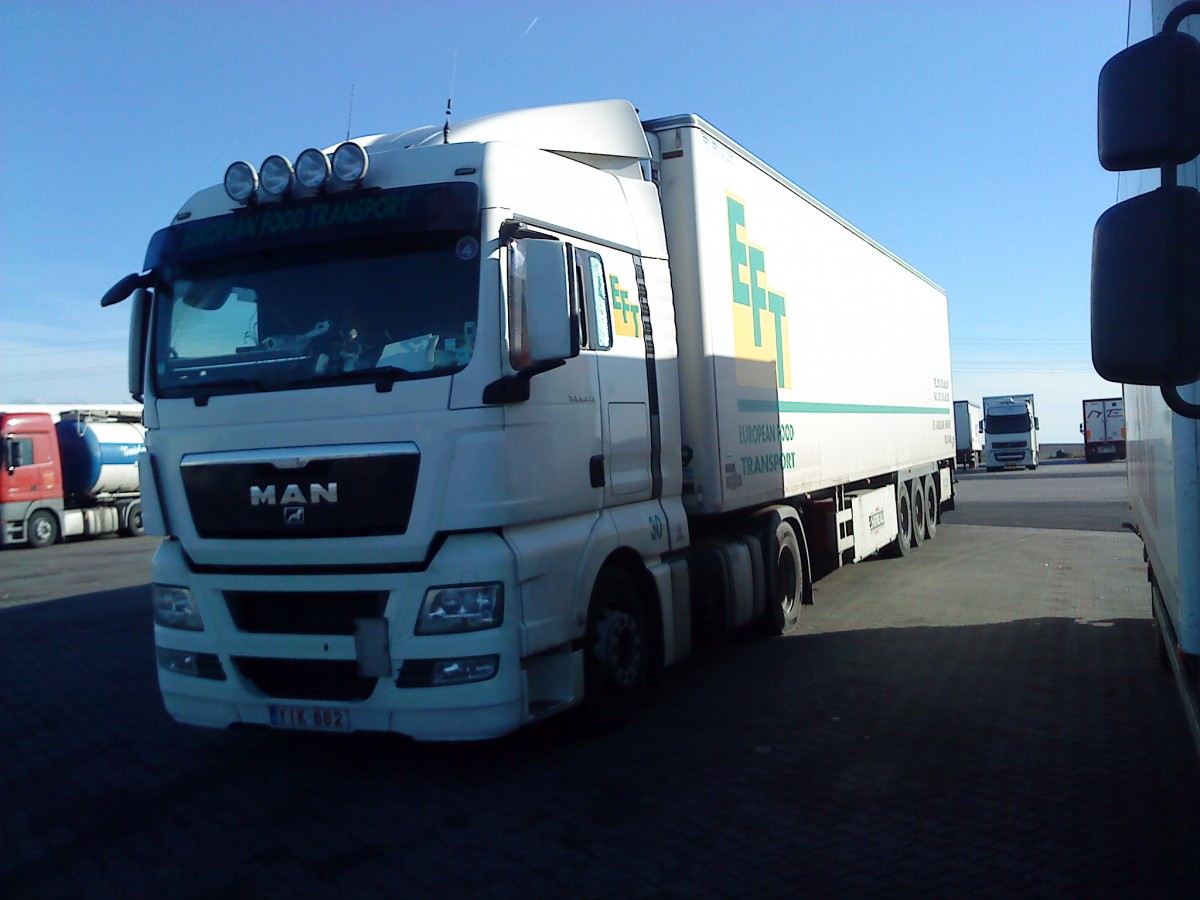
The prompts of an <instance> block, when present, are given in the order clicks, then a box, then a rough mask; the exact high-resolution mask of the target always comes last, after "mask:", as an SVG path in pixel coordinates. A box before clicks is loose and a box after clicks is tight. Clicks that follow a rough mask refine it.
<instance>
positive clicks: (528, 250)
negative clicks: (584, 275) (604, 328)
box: [508, 238, 579, 372]
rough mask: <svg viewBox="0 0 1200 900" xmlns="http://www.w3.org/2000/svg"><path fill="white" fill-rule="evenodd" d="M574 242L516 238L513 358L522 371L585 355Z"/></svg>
mask: <svg viewBox="0 0 1200 900" xmlns="http://www.w3.org/2000/svg"><path fill="white" fill-rule="evenodd" d="M570 259H571V254H570V248H569V247H568V245H567V244H565V243H563V242H562V241H555V240H544V239H536V238H519V239H517V240H514V241H513V242H512V244H511V246H510V251H509V277H508V328H509V335H508V339H509V362H510V363H511V365H512V367H513V369H514V370H516V371H517V372H521V371H525V370H528V369H531V368H536V367H544V366H546V365H548V364H551V363H555V362H558V363H561V362H562V361H563V360H567V359H571V358H572V357H575V356H578V355H579V328H578V323H577V322H575V320H574V318H573V311H574V303H573V297H572V293H571V285H572V278H571V265H570Z"/></svg>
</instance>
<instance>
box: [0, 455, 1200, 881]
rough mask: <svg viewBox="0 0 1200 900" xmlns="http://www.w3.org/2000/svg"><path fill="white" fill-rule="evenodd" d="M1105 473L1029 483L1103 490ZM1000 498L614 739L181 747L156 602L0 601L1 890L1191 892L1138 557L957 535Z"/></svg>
mask: <svg viewBox="0 0 1200 900" xmlns="http://www.w3.org/2000/svg"><path fill="white" fill-rule="evenodd" d="M1094 468H1095V467H1081V468H1080V474H1078V475H1071V476H1070V477H1071V478H1072V479H1081V481H1080V482H1079V483H1078V484H1077V483H1075V482H1074V481H1072V482H1070V483H1069V484H1067V482H1066V479H1065V478H1059V479H1057V481H1056V479H1055V478H1054V477H1052V476H1053V470H1052V467H1050V466H1046V467H1043V469H1042V470H1040V471H1039V472H1038V473H1028V477H1025V476H1020V477H1022V478H1023V479H1024V480H1023V481H1020V482H1018V485H1019V490H1020V491H1026V490H1028V491H1031V492H1033V493H1035V494H1036V493H1038V489H1037V485H1036V484H1035V482H1045V484H1044V485H1042V490H1044V491H1048V492H1054V491H1062V490H1067V489H1068V488H1069V489H1070V490H1072V491H1075V490H1077V489H1078V490H1079V491H1080V493H1079V494H1078V496H1079V498H1083V497H1090V496H1094V493H1093V492H1092V491H1090V490H1089V489H1087V485H1085V484H1084V483H1083V482H1085V481H1086V482H1090V481H1093V480H1096V481H1098V480H1099V479H1103V478H1106V477H1107V476H1106V475H1104V474H1098V473H1093V472H1089V471H1088V469H1094ZM984 477H986V476H979V479H978V480H977V479H976V478H974V477H971V478H966V479H963V481H962V483H961V485H960V486H961V487H962V489H963V490H962V503H961V504H960V509H959V511H958V512H956V513H953V514H951V515H950V516H949V517H948V518H947V521H946V522H945V523H944V524H943V527H942V528H941V529H940V530H939V532H938V536H937V538H936V540H934V541H933V542H931V543H926V544H925V545H924V546H922V547H920V548H918V549H917V550H916V551H915V552H914V553H913V554H911V555H910V556H908V557H907V558H904V559H900V560H886V561H869V562H866V563H863V564H860V565H858V566H854V567H850V568H846V569H843V570H841V571H839V572H836V573H834V574H832V575H830V576H829V577H827V578H826V579H824V580H823V581H821V582H820V583H819V584H818V590H817V594H816V605H815V606H814V607H812V608H810V609H807V610H805V616H804V619H803V627H802V629H801V631H800V633H798V634H796V635H794V636H792V637H789V638H783V639H776V640H772V641H758V640H750V639H745V640H740V641H734V642H731V643H729V644H726V645H724V646H721V647H719V648H718V649H717V650H715V651H713V652H711V653H708V654H707V655H705V656H703V657H701V658H699V659H696V660H693V661H691V662H689V663H688V664H686V665H684V666H682V667H680V668H679V669H676V670H673V671H672V672H670V673H669V674H668V677H667V679H666V681H665V683H664V685H663V686H662V688H661V689H660V690H658V691H657V692H656V693H655V694H654V695H653V696H652V698H651V700H650V703H649V705H648V708H647V709H646V710H645V711H644V712H643V714H642V715H641V716H639V717H638V718H637V719H636V720H635V721H634V722H632V723H630V724H629V725H628V726H626V727H625V728H623V729H621V730H619V731H616V732H613V733H611V734H608V735H603V736H600V737H585V736H582V735H580V734H577V733H575V732H574V731H573V730H572V729H571V727H570V725H569V723H567V722H562V721H558V722H550V723H546V724H545V725H544V726H541V727H538V728H534V729H530V730H527V731H525V732H522V733H520V734H518V735H516V736H514V737H512V738H509V739H505V740H501V741H493V742H488V743H485V744H473V745H461V746H460V745H450V746H446V745H441V746H436V745H435V746H430V745H416V744H412V743H409V742H406V741H402V740H397V739H390V738H384V737H374V736H351V737H350V738H348V739H347V738H344V737H332V736H328V737H326V736H296V735H292V734H283V733H264V732H253V731H234V732H228V733H217V732H208V731H202V730H193V729H187V728H183V727H180V726H177V725H175V724H173V723H172V722H171V721H170V720H169V719H167V717H166V715H165V714H164V713H163V711H162V707H161V702H160V701H159V698H158V694H157V688H156V685H155V680H154V679H155V676H154V663H153V656H152V649H151V644H152V639H151V628H150V624H149V619H150V616H149V599H148V591H147V589H146V588H145V587H144V586H143V587H132V588H120V589H117V590H112V591H104V592H100V593H94V594H86V595H79V596H71V597H67V598H64V599H58V600H54V601H52V602H43V603H30V604H26V605H22V606H17V607H13V608H9V609H3V610H0V683H3V685H4V690H5V704H4V709H5V714H4V715H3V716H2V717H0V817H2V826H0V896H4V897H21V898H23V897H79V896H87V897H105V896H145V895H159V896H165V895H171V896H177V897H225V896H229V895H234V896H255V897H257V896H267V897H272V896H289V897H290V896H330V895H335V896H350V895H359V894H365V893H367V892H372V893H375V894H377V895H383V896H407V897H456V896H472V897H484V898H486V897H497V898H500V897H514V898H516V897H522V898H523V897H610V896H616V895H623V896H624V895H627V896H634V897H639V896H644V897H655V896H666V897H707V896H745V897H761V896H773V895H776V896H796V895H802V894H810V895H814V896H824V895H836V896H889V897H890V896H897V895H915V894H920V895H922V896H944V897H963V896H997V897H1007V896H1013V895H1017V894H1020V895H1026V894H1028V895H1034V896H1056V897H1057V896H1084V895H1087V896H1130V897H1132V896H1138V897H1141V896H1161V897H1169V896H1179V897H1185V896H1188V897H1190V896H1192V895H1193V894H1194V892H1195V888H1196V886H1197V884H1200V853H1198V852H1197V847H1200V764H1198V761H1197V756H1196V752H1195V749H1194V748H1193V747H1192V745H1191V743H1190V738H1189V735H1188V732H1187V729H1186V726H1185V725H1184V722H1183V717H1182V710H1181V708H1180V705H1179V700H1178V698H1177V696H1176V694H1175V691H1174V686H1173V684H1172V682H1171V681H1170V678H1169V677H1168V676H1167V675H1165V674H1164V673H1163V672H1161V671H1160V670H1159V669H1158V667H1157V664H1156V660H1155V656H1154V648H1153V643H1152V641H1153V637H1152V635H1153V632H1152V628H1151V625H1150V621H1149V617H1148V602H1147V590H1146V585H1145V581H1144V572H1143V569H1142V566H1141V551H1140V545H1139V543H1138V541H1137V540H1136V539H1135V538H1134V537H1133V536H1132V535H1129V534H1127V533H1121V532H1119V531H1115V530H1107V531H1105V530H1097V529H1093V530H1081V529H1079V528H1073V529H1058V528H1044V527H1040V528H1026V527H1011V526H1007V525H986V524H969V523H965V522H963V521H960V519H967V518H973V517H974V515H975V514H974V513H972V512H971V510H972V509H973V508H975V505H976V504H978V508H979V509H980V510H982V509H983V507H986V506H987V505H988V503H1004V502H1020V503H1022V504H1023V505H1028V504H1027V503H1026V501H1025V500H1021V501H1008V500H1005V499H1003V497H1004V496H1005V494H1004V492H1003V491H1000V489H999V488H998V487H996V486H997V485H1000V484H1002V482H1001V481H999V480H997V481H992V482H984V481H983V480H982V479H983V478H984ZM1001 477H1003V476H1001ZM1012 480H1013V479H1011V478H1010V479H1009V481H1010V483H1011V482H1012ZM1060 482H1061V483H1060ZM1105 484H1107V482H1105ZM976 485H979V487H978V488H976ZM1015 489H1016V488H1014V490H1015ZM992 490H995V491H997V492H998V493H997V495H996V496H997V497H999V498H1001V499H995V498H993V499H991V500H989V499H987V497H984V496H981V495H982V494H984V493H986V492H988V491H992ZM1096 490H1101V488H1099V487H1097V488H1096ZM1030 502H1032V503H1038V502H1040V501H1038V500H1033V501H1030ZM1070 502H1076V503H1086V502H1092V501H1089V500H1084V499H1077V500H1075V501H1062V502H1061V503H1060V504H1059V505H1063V503H1066V504H1067V505H1069V504H1070ZM1097 502H1107V503H1110V504H1111V503H1116V504H1117V505H1118V506H1119V503H1120V501H1119V499H1118V500H1116V501H1112V500H1107V501H1106V500H1100V501H1097ZM1050 505H1054V504H1050ZM1118 527H1119V526H1118ZM61 549H64V548H50V549H48V550H46V551H42V553H44V554H54V553H56V552H57V551H59V550H61ZM65 549H70V548H65ZM10 552H15V551H6V554H7V553H10ZM28 558H29V559H32V558H33V557H32V556H29V557H28ZM52 558H53V557H52V556H46V559H47V560H49V559H52ZM7 561H8V560H7V556H0V593H2V592H3V582H4V579H5V572H6V571H7V567H5V563H6V562H7Z"/></svg>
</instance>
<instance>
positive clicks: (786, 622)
mask: <svg viewBox="0 0 1200 900" xmlns="http://www.w3.org/2000/svg"><path fill="white" fill-rule="evenodd" d="M774 538H775V539H774V540H773V541H770V542H769V544H770V546H764V548H763V549H764V551H766V553H767V554H768V555H767V558H766V560H764V561H765V563H766V569H767V573H768V575H767V610H766V615H765V617H764V619H763V624H764V625H765V628H766V632H767V634H768V635H772V636H774V635H783V634H791V633H792V632H793V631H795V630H796V625H797V624H799V622H800V607H801V605H802V604H803V603H804V551H803V550H802V549H801V546H800V537H799V536H798V535H797V534H796V528H795V526H794V525H793V524H792V522H791V520H789V519H780V520H779V522H778V523H777V524H776V526H775V535H774Z"/></svg>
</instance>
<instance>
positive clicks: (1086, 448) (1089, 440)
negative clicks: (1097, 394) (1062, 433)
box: [1079, 397, 1125, 463]
mask: <svg viewBox="0 0 1200 900" xmlns="http://www.w3.org/2000/svg"><path fill="white" fill-rule="evenodd" d="M1079 430H1080V432H1081V433H1082V434H1083V458H1084V460H1085V461H1086V462H1090V463H1093V462H1104V461H1105V460H1112V459H1124V458H1125V400H1124V398H1122V397H1108V398H1106V399H1102V400H1084V401H1083V422H1082V423H1081V424H1080V426H1079Z"/></svg>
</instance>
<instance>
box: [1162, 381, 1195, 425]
mask: <svg viewBox="0 0 1200 900" xmlns="http://www.w3.org/2000/svg"><path fill="white" fill-rule="evenodd" d="M1159 390H1160V391H1162V396H1163V399H1164V400H1165V401H1167V406H1169V407H1171V410H1172V412H1175V413H1178V414H1179V415H1181V416H1183V417H1184V418H1185V419H1200V403H1188V401H1186V400H1184V399H1183V398H1182V397H1180V396H1179V388H1177V387H1175V385H1173V384H1164V385H1163V386H1162V387H1160V388H1159Z"/></svg>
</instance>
